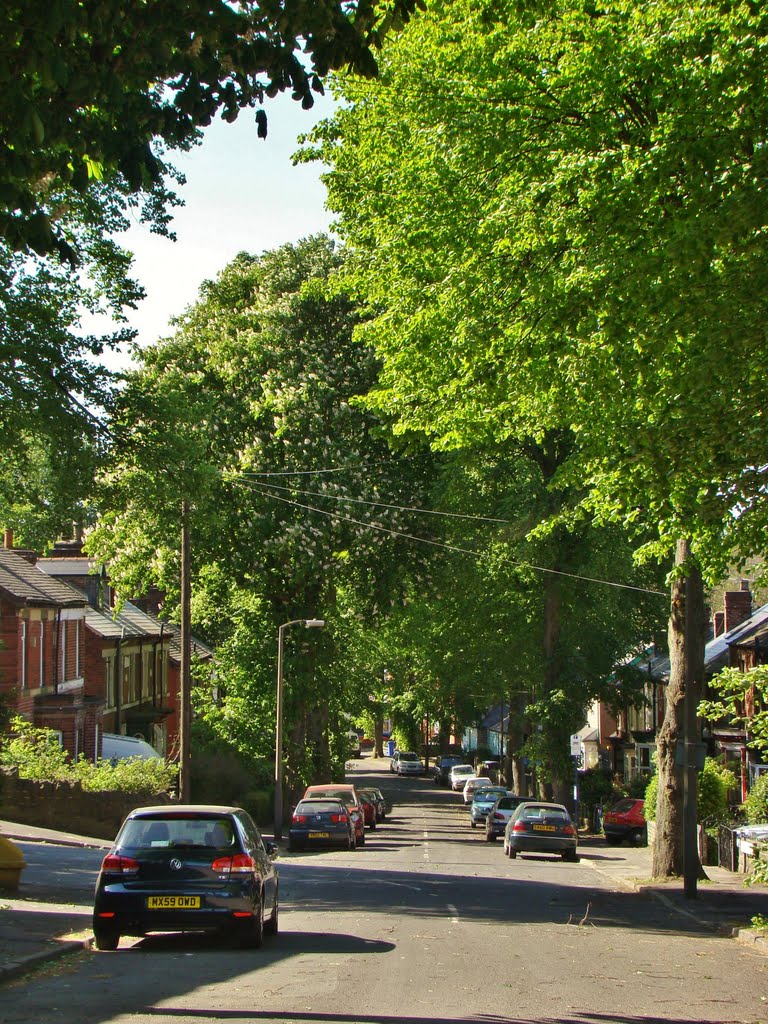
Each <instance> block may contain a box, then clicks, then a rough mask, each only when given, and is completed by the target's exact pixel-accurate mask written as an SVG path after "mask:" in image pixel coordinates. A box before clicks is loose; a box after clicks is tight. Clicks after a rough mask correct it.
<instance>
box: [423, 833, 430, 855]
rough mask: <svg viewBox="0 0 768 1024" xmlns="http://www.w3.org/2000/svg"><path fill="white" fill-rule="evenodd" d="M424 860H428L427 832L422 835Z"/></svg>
mask: <svg viewBox="0 0 768 1024" xmlns="http://www.w3.org/2000/svg"><path fill="white" fill-rule="evenodd" d="M424 860H425V861H428V860H429V832H425V833H424Z"/></svg>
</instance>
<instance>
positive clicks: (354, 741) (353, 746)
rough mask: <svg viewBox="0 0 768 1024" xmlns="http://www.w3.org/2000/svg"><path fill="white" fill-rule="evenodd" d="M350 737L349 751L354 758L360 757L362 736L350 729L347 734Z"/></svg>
mask: <svg viewBox="0 0 768 1024" xmlns="http://www.w3.org/2000/svg"><path fill="white" fill-rule="evenodd" d="M347 736H348V737H349V750H350V753H351V754H352V757H360V735H359V733H358V732H357V731H356V730H355V729H350V730H349V732H348V733H347Z"/></svg>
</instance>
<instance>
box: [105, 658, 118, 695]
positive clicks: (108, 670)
mask: <svg viewBox="0 0 768 1024" xmlns="http://www.w3.org/2000/svg"><path fill="white" fill-rule="evenodd" d="M115 675H116V673H115V658H114V656H112V657H108V658H105V660H104V691H105V693H106V696H107V707H108V708H114V707H116V706H117V691H116V688H115Z"/></svg>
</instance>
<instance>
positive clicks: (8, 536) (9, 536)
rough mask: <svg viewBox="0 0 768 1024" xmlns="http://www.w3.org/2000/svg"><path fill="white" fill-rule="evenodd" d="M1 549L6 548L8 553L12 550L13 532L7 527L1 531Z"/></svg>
mask: <svg viewBox="0 0 768 1024" xmlns="http://www.w3.org/2000/svg"><path fill="white" fill-rule="evenodd" d="M3 547H4V548H8V550H9V551H10V550H12V549H13V530H10V529H8V527H6V528H5V529H4V530H3Z"/></svg>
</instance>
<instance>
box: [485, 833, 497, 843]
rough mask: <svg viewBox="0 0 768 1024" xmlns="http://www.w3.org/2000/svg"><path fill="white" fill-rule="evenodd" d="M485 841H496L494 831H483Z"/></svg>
mask: <svg viewBox="0 0 768 1024" xmlns="http://www.w3.org/2000/svg"><path fill="white" fill-rule="evenodd" d="M485 841H486V843H495V842H496V833H495V832H486V833H485Z"/></svg>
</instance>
